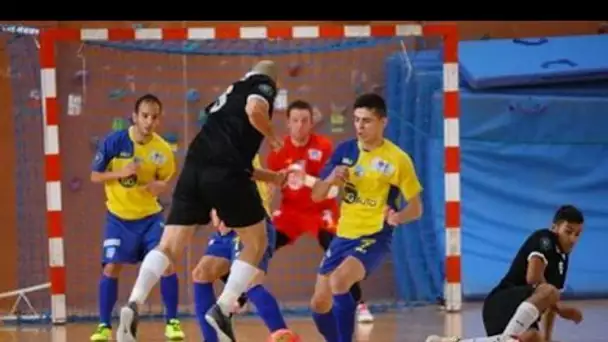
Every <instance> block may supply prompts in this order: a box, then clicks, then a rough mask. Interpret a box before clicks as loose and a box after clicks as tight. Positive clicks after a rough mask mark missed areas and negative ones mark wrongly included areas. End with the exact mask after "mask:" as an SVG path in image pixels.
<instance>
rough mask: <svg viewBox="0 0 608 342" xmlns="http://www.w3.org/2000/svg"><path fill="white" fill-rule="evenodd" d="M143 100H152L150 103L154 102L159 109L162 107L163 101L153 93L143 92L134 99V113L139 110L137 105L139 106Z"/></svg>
mask: <svg viewBox="0 0 608 342" xmlns="http://www.w3.org/2000/svg"><path fill="white" fill-rule="evenodd" d="M144 102H152V103H156V104H157V105H158V106H159V107H160V109H161V110H162V109H163V103H162V102H160V99H159V98H158V97H157V96H156V95H153V94H145V95H143V96H140V97H139V98H138V99H137V100H136V101H135V113H138V112H139V107H140V106H141V104H142V103H144Z"/></svg>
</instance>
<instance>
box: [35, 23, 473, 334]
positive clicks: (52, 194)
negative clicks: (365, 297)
mask: <svg viewBox="0 0 608 342" xmlns="http://www.w3.org/2000/svg"><path fill="white" fill-rule="evenodd" d="M400 36H402V37H408V36H423V37H428V36H438V37H441V38H443V59H444V63H443V90H444V101H443V105H444V147H445V148H444V170H445V171H444V172H445V228H446V233H445V234H446V242H445V246H446V259H445V289H444V291H445V293H444V298H445V300H446V309H447V310H448V311H459V310H460V308H461V303H462V292H461V285H460V283H461V261H460V253H461V246H460V215H461V214H460V143H459V141H460V132H459V116H460V109H459V92H458V84H459V81H458V32H457V27H456V24H454V23H441V24H424V25H418V24H390V25H387V24H379V25H338V24H327V25H293V26H272V25H268V26H241V25H218V26H215V27H190V28H82V29H71V28H48V29H42V30H40V32H39V43H40V49H39V57H40V67H41V71H40V80H41V82H40V83H41V94H42V97H41V101H42V111H43V137H44V163H45V182H46V210H47V233H48V238H49V267H50V283H51V317H52V322H53V323H55V324H62V323H65V322H66V321H67V306H66V273H65V255H64V246H63V244H64V231H63V218H62V209H63V208H62V193H61V168H62V161H61V154H60V148H59V127H60V114H59V113H60V112H59V105H58V100H57V73H56V68H57V63H56V50H55V45H56V43H58V42H66V41H71V42H100V41H125V40H147V41H150V40H156V41H162V40H214V39H245V40H247V39H345V38H383V37H385V38H386V37H400Z"/></svg>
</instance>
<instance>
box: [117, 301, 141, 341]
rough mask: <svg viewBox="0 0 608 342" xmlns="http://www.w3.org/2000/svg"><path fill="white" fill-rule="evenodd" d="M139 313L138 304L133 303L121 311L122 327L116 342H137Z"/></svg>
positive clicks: (119, 328)
mask: <svg viewBox="0 0 608 342" xmlns="http://www.w3.org/2000/svg"><path fill="white" fill-rule="evenodd" d="M138 320H139V313H138V312H137V304H136V303H134V302H131V303H129V304H127V306H125V307H123V308H122V309H121V310H120V325H119V326H118V330H117V332H116V341H118V342H135V341H137V339H136V337H137V324H138Z"/></svg>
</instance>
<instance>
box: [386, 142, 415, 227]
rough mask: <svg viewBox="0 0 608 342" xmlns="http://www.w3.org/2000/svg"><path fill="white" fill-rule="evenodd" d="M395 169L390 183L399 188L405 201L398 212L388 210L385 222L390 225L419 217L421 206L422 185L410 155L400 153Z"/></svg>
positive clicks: (404, 222)
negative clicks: (405, 203)
mask: <svg viewBox="0 0 608 342" xmlns="http://www.w3.org/2000/svg"><path fill="white" fill-rule="evenodd" d="M397 160H399V162H398V163H397V165H396V170H395V171H394V172H393V173H392V177H391V178H392V179H391V184H392V185H394V186H396V187H397V188H399V190H400V191H401V193H402V194H403V197H405V199H406V201H407V205H406V206H405V208H403V209H401V210H400V211H398V212H394V211H392V210H391V211H389V214H388V215H387V218H386V219H387V222H388V223H389V224H391V225H397V224H406V223H409V222H412V221H415V220H417V219H419V218H420V217H421V216H422V212H423V206H422V199H421V198H420V193H421V192H422V186H421V185H420V181H419V180H418V176H417V175H416V170H415V169H414V164H413V162H412V160H411V159H410V157H409V156H408V155H407V154H405V153H401V154H400V155H399V157H398V159H397Z"/></svg>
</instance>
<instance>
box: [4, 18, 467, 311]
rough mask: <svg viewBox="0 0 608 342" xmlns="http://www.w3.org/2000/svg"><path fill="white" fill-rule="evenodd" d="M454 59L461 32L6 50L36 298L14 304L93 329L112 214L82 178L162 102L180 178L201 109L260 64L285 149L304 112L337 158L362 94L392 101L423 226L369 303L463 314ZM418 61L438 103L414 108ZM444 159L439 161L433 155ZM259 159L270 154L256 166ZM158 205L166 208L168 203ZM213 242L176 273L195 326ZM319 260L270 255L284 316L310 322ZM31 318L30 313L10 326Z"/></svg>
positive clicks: (107, 38) (15, 39) (214, 32)
mask: <svg viewBox="0 0 608 342" xmlns="http://www.w3.org/2000/svg"><path fill="white" fill-rule="evenodd" d="M267 38H268V39H267ZM456 45H457V42H456V35H455V27H453V26H452V25H444V26H442V25H430V26H428V27H427V26H424V27H423V26H419V25H387V26H371V27H370V26H320V27H319V26H312V27H282V28H271V27H270V28H266V27H251V28H247V27H241V28H238V27H237V28H221V27H218V28H196V29H164V30H163V29H109V30H108V29H90V30H87V29H83V30H63V29H57V30H48V31H43V32H41V33H40V35H37V32H34V33H33V34H31V35H25V34H21V35H14V34H13V35H12V36H11V38H10V39H9V42H8V44H7V49H6V50H7V53H8V54H9V55H10V68H9V69H8V72H7V76H8V77H9V78H10V82H11V89H12V97H13V98H12V112H13V113H14V115H13V121H14V129H15V136H16V141H15V149H16V155H17V158H16V161H15V165H16V170H15V184H16V188H17V198H16V199H15V200H16V202H17V210H18V219H17V223H16V224H17V227H16V230H17V234H18V240H19V247H18V252H19V255H17V256H15V257H16V258H18V269H19V272H18V284H19V287H20V288H22V289H23V288H28V287H31V286H41V287H40V288H35V290H37V291H25V292H27V293H25V292H24V291H19V290H17V292H11V293H9V294H8V295H7V296H13V297H15V299H17V298H21V297H26V299H27V300H28V301H29V302H31V307H32V308H33V309H35V314H37V315H38V316H36V317H51V318H52V320H53V322H63V321H65V320H66V319H72V318H73V319H78V318H88V317H96V316H97V315H98V312H97V307H98V304H97V301H98V282H99V277H100V272H101V263H100V261H101V256H102V254H101V253H102V246H101V244H102V234H103V229H104V213H105V206H104V201H105V198H104V194H103V188H102V186H100V185H97V184H92V183H91V182H89V180H88V178H89V174H90V165H91V161H92V158H93V156H94V153H95V148H96V146H97V144H98V142H99V141H100V139H102V138H103V137H104V136H105V135H107V134H108V133H109V132H111V131H112V130H119V129H123V128H126V127H127V126H128V125H129V117H130V115H131V113H132V112H133V106H134V101H135V99H136V98H137V97H139V96H141V95H143V94H145V93H153V94H155V95H157V96H159V97H160V99H161V100H162V101H163V104H164V117H163V122H162V128H161V132H160V133H161V134H162V135H163V136H164V137H165V138H166V139H167V140H168V141H169V142H170V143H171V144H172V146H173V147H174V150H175V153H176V156H177V159H178V162H179V165H181V162H182V161H183V157H184V152H185V150H186V147H187V145H188V143H189V141H190V140H191V139H192V138H193V137H194V135H195V134H196V133H197V130H198V128H199V127H200V124H201V123H202V122H203V121H204V120H205V113H204V112H203V110H202V109H203V108H204V106H205V105H206V104H207V103H209V102H210V101H212V100H213V99H214V98H215V97H216V96H217V95H219V94H220V93H222V91H223V90H224V89H225V88H226V87H227V86H228V85H229V84H230V83H231V82H233V81H234V80H236V79H238V78H240V77H242V75H243V74H244V73H245V72H247V70H248V69H249V68H250V67H251V66H252V65H253V63H254V62H255V61H256V60H258V59H261V58H266V59H273V60H275V61H276V62H277V63H278V64H279V65H280V70H281V74H280V80H279V88H280V93H279V97H278V98H277V103H276V107H277V110H276V112H275V116H274V123H275V125H276V127H277V129H279V132H282V133H284V130H283V127H284V120H283V118H284V109H285V107H286V105H287V104H288V103H289V102H291V101H293V100H295V99H303V100H306V101H309V102H311V103H312V104H313V105H314V106H315V112H316V119H318V123H317V126H316V131H317V132H319V133H321V134H325V135H327V136H330V137H331V138H332V140H333V141H334V142H339V141H342V140H345V139H349V138H352V137H354V136H353V129H352V127H353V125H352V119H351V112H352V103H353V100H354V99H355V97H356V96H357V95H358V94H361V93H364V92H377V93H380V94H382V95H384V96H385V97H386V99H387V103H388V105H389V109H390V110H389V125H388V127H387V131H386V136H387V138H389V139H391V140H392V141H393V142H395V143H397V144H399V145H400V146H401V147H402V148H403V149H404V150H405V151H406V152H408V153H409V154H410V155H412V157H413V159H414V163H415V164H416V168H417V172H418V173H419V177H420V178H421V180H422V183H423V186H424V187H425V193H424V198H423V200H424V205H425V218H423V219H422V220H420V221H419V222H415V223H412V224H409V225H407V227H400V228H404V229H396V230H395V239H394V243H393V249H392V256H391V257H388V258H386V261H385V262H384V263H383V265H382V266H380V267H379V269H378V270H377V271H376V272H375V273H374V274H373V275H372V276H371V277H370V278H369V279H367V280H365V281H364V283H363V294H364V299H365V300H366V301H367V302H368V303H369V304H370V306H371V307H372V310H377V311H383V310H387V309H392V308H395V307H399V306H403V305H423V304H435V303H437V302H438V301H443V299H445V300H446V301H447V302H446V305H447V308H448V309H450V310H458V309H459V308H460V246H459V241H460V238H459V234H460V230H459V228H460V227H459V226H460V223H459V222H460V221H459V218H460V209H459V175H458V172H459V167H458V165H459V159H458V158H459V152H458V108H457V98H458V97H457V96H458V95H457V85H458V77H457V64H456ZM425 46H433V48H434V49H436V50H433V51H436V58H437V61H436V64H437V68H436V69H437V70H438V71H439V74H438V76H437V84H438V86H437V90H438V91H439V92H440V93H443V97H442V101H440V102H441V103H436V104H433V103H431V102H430V101H431V96H426V95H425V96H424V97H420V94H417V93H416V91H417V90H416V87H415V82H416V80H415V79H416V77H418V76H417V74H416V73H415V72H414V71H415V68H416V65H417V63H418V62H415V60H416V59H414V58H413V57H414V56H416V55H417V54H419V53H420V48H421V47H425ZM412 61H414V62H412ZM442 71H443V72H442ZM441 84H443V87H442V86H441ZM427 95H428V94H427ZM417 101H418V102H420V101H424V103H422V104H420V103H418V102H417ZM433 105H435V106H442V109H441V110H440V111H439V112H440V113H444V114H441V117H439V118H438V119H437V118H428V117H427V118H425V117H420V116H421V115H420V112H421V111H427V112H428V110H429V108H430V107H432V106H433ZM429 120H440V124H441V122H443V121H444V120H445V125H444V126H445V127H444V130H445V134H440V135H438V136H436V137H435V138H430V136H429V135H428V134H426V131H428V126H429ZM42 132H44V134H41V133H42ZM437 143H438V144H440V146H441V154H435V155H433V154H431V153H429V152H428V149H429V148H431V147H430V146H431V145H435V146H436V145H437ZM443 146H445V149H444V148H443ZM266 153H267V151H266V148H264V149H263V151H262V156H263V159H265V156H266ZM431 165H438V166H434V167H430V166H431ZM437 169H439V170H443V173H445V177H444V176H443V175H440V177H439V179H438V178H437V177H436V174H433V173H435V170H437ZM444 180H445V181H444ZM161 202H162V203H163V204H165V205H166V206H170V194H166V195H163V196H162V198H161ZM446 228H447V229H446ZM209 233H210V230H208V229H202V230H201V231H199V232H198V233H197V236H196V238H195V240H194V241H193V243H192V245H191V247H190V248H189V249H188V251H187V253H186V255H185V257H184V259H183V261H182V262H181V263H180V265H178V276H179V277H180V312H182V313H184V314H191V313H192V308H193V305H192V301H193V298H192V293H191V292H192V291H191V288H192V282H191V276H190V272H191V270H192V268H193V267H194V265H195V264H196V262H197V260H198V258H200V257H201V256H202V254H203V252H204V250H205V247H206V245H207V237H208V235H209ZM321 258H322V252H321V250H320V248H319V247H318V246H317V245H316V242H315V241H314V240H313V239H311V238H308V237H307V238H305V239H303V240H302V241H300V242H298V243H297V244H296V245H295V246H293V248H286V249H285V250H284V251H281V252H279V253H278V254H276V256H275V258H274V260H273V261H272V264H271V268H270V274H269V277H268V281H267V284H268V287H269V289H270V290H271V291H272V292H273V293H274V294H275V295H276V296H277V298H278V300H279V302H280V303H281V304H282V305H283V307H284V309H285V311H286V312H288V313H306V312H308V310H309V309H308V302H309V299H310V296H311V294H312V290H313V288H314V281H315V274H316V269H317V266H318V264H319V262H320V260H321ZM136 272H137V267H136V266H132V267H125V268H124V269H123V271H122V274H121V278H120V281H119V301H118V304H117V306H119V305H121V304H122V303H124V302H125V300H126V299H127V297H128V294H129V292H130V289H131V287H132V285H133V282H134V278H135V276H136ZM45 284H48V285H45ZM0 290H2V289H0ZM5 290H6V291H13V290H15V289H5ZM30 292H31V293H30ZM49 292H50V293H49ZM23 293H25V296H21V295H22V294H23ZM49 294H50V295H49ZM0 296H1V295H0ZM148 303H149V304H148V305H147V306H146V307H145V308H143V310H142V311H143V313H142V314H144V315H146V314H149V315H161V314H162V312H163V309H162V301H161V299H160V294H159V291H158V290H154V291H153V294H152V296H151V297H150V299H149V301H148ZM24 305H25V306H24ZM32 308H30V307H29V305H26V304H24V301H21V302H20V303H18V305H17V306H16V308H15V307H13V308H12V309H11V311H10V312H9V311H8V310H7V311H6V312H5V315H6V316H7V317H13V316H15V315H19V314H23V313H24V312H26V311H27V312H31V311H32V310H31V309H32ZM45 315H48V316H45Z"/></svg>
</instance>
